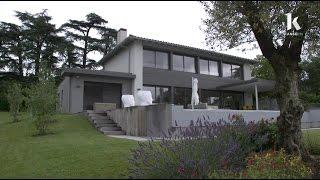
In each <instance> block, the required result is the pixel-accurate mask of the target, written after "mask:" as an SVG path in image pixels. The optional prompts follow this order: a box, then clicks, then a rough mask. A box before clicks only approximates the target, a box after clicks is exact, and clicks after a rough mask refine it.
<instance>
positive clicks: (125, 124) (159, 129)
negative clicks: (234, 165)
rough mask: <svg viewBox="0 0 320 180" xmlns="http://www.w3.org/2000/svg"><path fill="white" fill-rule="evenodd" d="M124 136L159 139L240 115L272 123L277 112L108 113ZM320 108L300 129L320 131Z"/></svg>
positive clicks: (143, 109)
mask: <svg viewBox="0 0 320 180" xmlns="http://www.w3.org/2000/svg"><path fill="white" fill-rule="evenodd" d="M108 114H109V116H111V118H113V120H114V121H115V122H116V123H118V125H119V126H120V127H121V128H122V130H123V131H125V132H126V133H127V135H131V136H151V137H161V136H163V135H164V134H167V132H168V130H172V129H176V128H177V127H182V128H183V127H188V126H189V125H190V123H191V121H193V122H196V121H197V120H198V119H201V120H203V119H205V120H207V121H209V122H217V121H219V120H220V119H223V120H226V121H227V120H228V119H229V116H232V115H235V114H241V115H242V116H243V117H244V120H245V121H246V122H250V121H258V120H261V119H262V118H263V119H266V120H271V119H272V118H273V119H274V120H275V119H276V118H277V117H278V116H279V114H280V112H279V111H265V110H257V111H256V110H229V109H194V110H192V109H183V106H176V105H172V104H154V105H150V106H134V107H128V108H122V109H115V110H111V111H109V112H108ZM319 117H320V108H312V109H309V110H307V111H306V112H305V113H304V115H303V118H302V123H301V126H302V128H313V127H320V121H319Z"/></svg>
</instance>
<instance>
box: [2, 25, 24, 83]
mask: <svg viewBox="0 0 320 180" xmlns="http://www.w3.org/2000/svg"><path fill="white" fill-rule="evenodd" d="M0 31H1V32H0V33H1V39H0V41H1V42H0V58H1V64H2V67H7V68H8V69H9V70H11V71H13V72H17V73H18V74H19V76H21V77H22V76H23V69H24V66H25V57H24V55H25V51H27V47H26V40H25V35H24V30H23V29H22V27H21V26H18V25H15V24H12V23H6V22H0ZM0 66H1V65H0Z"/></svg>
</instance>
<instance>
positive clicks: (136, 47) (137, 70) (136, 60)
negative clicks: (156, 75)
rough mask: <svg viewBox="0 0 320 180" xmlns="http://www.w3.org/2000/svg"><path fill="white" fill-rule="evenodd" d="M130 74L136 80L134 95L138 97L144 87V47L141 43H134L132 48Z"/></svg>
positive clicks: (134, 82) (133, 86) (133, 88)
mask: <svg viewBox="0 0 320 180" xmlns="http://www.w3.org/2000/svg"><path fill="white" fill-rule="evenodd" d="M129 66H130V73H132V74H135V75H136V78H135V80H134V81H133V84H132V90H133V95H134V96H136V93H137V91H138V89H142V87H143V46H142V43H141V42H140V41H136V42H134V43H133V44H132V45H131V46H130V64H129Z"/></svg>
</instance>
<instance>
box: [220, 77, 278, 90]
mask: <svg viewBox="0 0 320 180" xmlns="http://www.w3.org/2000/svg"><path fill="white" fill-rule="evenodd" d="M255 85H257V89H258V92H267V91H272V90H273V89H274V86H275V81H272V80H266V79H258V78H253V79H250V80H246V81H243V82H239V83H234V84H228V85H224V86H219V87H217V88H216V89H217V90H231V91H242V92H254V88H255Z"/></svg>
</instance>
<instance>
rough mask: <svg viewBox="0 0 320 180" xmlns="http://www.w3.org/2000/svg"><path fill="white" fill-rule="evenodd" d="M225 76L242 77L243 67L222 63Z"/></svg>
mask: <svg viewBox="0 0 320 180" xmlns="http://www.w3.org/2000/svg"><path fill="white" fill-rule="evenodd" d="M222 74H223V77H229V78H236V79H242V67H241V66H240V65H235V64H226V63H222Z"/></svg>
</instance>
